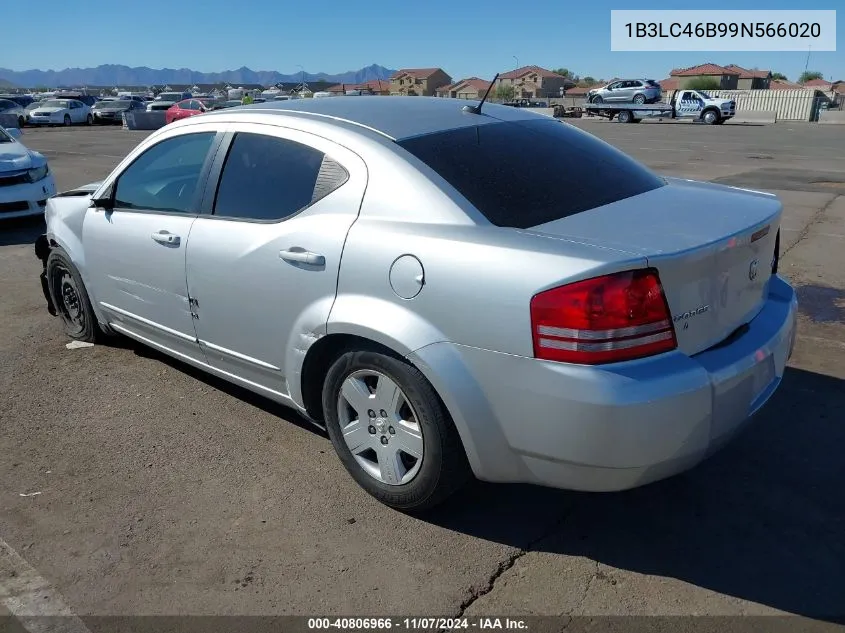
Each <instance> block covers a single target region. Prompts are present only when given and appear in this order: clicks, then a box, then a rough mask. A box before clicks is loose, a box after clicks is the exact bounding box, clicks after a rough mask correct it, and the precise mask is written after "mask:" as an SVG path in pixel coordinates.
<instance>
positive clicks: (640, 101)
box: [634, 95, 645, 105]
mask: <svg viewBox="0 0 845 633" xmlns="http://www.w3.org/2000/svg"><path fill="white" fill-rule="evenodd" d="M634 103H636V104H637V105H642V104H644V103H645V95H634Z"/></svg>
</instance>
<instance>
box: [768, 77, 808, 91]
mask: <svg viewBox="0 0 845 633" xmlns="http://www.w3.org/2000/svg"><path fill="white" fill-rule="evenodd" d="M802 87H803V86H801V84H797V83H795V82H794V81H787V80H785V79H772V80H771V81H770V82H769V90H801V88H802Z"/></svg>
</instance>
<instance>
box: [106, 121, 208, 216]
mask: <svg viewBox="0 0 845 633" xmlns="http://www.w3.org/2000/svg"><path fill="white" fill-rule="evenodd" d="M213 140H214V133H213V132H203V133H198V134H185V135H182V136H176V137H174V138H170V139H167V140H166V141H162V142H161V143H158V144H156V145H153V146H152V147H151V148H150V149H148V150H147V151H146V152H144V153H143V154H141V156H140V157H138V159H137V160H136V161H135V162H133V163H132V164H131V165H130V166H129V167H127V168H126V171H124V172H123V173H122V174H121V175H120V177H119V178H118V180H117V188H116V189H115V196H114V198H115V202H114V206H115V207H119V208H124V209H138V210H145V211H160V212H180V213H190V212H191V211H192V203H193V201H194V197H195V195H196V191H197V184H198V182H199V177H200V173H201V172H202V167H203V163H204V162H205V158H206V155H207V154H208V150H209V148H210V147H211V143H212V141H213Z"/></svg>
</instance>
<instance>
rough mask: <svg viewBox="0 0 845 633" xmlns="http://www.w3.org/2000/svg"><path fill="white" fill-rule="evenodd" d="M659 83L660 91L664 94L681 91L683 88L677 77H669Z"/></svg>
mask: <svg viewBox="0 0 845 633" xmlns="http://www.w3.org/2000/svg"><path fill="white" fill-rule="evenodd" d="M657 83H659V84H660V89H661V90H662V91H663V92H672V91H674V90H680V88H681V80H680V79H677V78H676V77H668V78H667V79H662V80H660V81H658V82H657Z"/></svg>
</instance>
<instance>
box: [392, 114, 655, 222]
mask: <svg viewBox="0 0 845 633" xmlns="http://www.w3.org/2000/svg"><path fill="white" fill-rule="evenodd" d="M399 144H400V145H401V146H402V147H404V148H405V149H406V150H408V151H409V152H411V153H412V154H414V155H415V156H416V157H417V158H419V159H420V160H422V161H423V162H424V163H426V164H427V165H428V166H429V167H431V168H432V169H433V170H434V171H435V172H437V173H438V174H439V175H440V176H442V177H443V178H444V179H445V180H446V181H448V182H449V183H450V184H451V185H452V186H453V187H455V189H457V190H458V191H459V192H460V193H461V194H462V195H463V196H464V197H465V198H466V199H467V200H469V201H470V202H471V203H472V204H473V205H474V206H475V207H476V208H477V209H478V210H479V211H480V212H481V213H482V214H483V215H484V216H485V217H486V218H487V219H488V220H489V221H490V222H491V223H493V224H495V225H497V226H509V227H516V228H528V227H532V226H537V225H538V224H544V223H546V222H551V221H553V220H558V219H560V218H565V217H567V216H570V215H574V214H576V213H580V212H581V211H586V210H587V209H593V208H595V207H599V206H602V205H605V204H609V203H611V202H616V201H617V200H622V199H624V198H629V197H631V196H635V195H638V194H640V193H644V192H646V191H650V190H652V189H656V188H657V187H660V186H662V185H663V184H664V181H663V180H662V179H661V178H659V177H658V176H656V175H654V174H653V173H651V172H650V171H649V170H648V169H646V168H645V167H643V166H642V165H640V164H639V163H637V162H636V161H634V160H633V159H631V158H629V157H628V156H626V155H625V154H623V153H622V152H620V151H619V150H617V149H615V148H613V147H611V146H610V145H608V144H607V143H605V142H604V141H601V140H599V139H597V138H596V137H594V136H592V135H591V134H587V133H586V132H582V131H581V130H579V129H577V128H575V127H573V126H570V125H566V124H564V123H561V122H559V121H555V120H553V119H549V120H548V121H520V122H509V123H491V124H488V125H479V126H477V127H466V128H460V129H457V130H450V131H448V132H440V133H437V134H429V135H426V136H420V137H415V138H411V139H408V140H405V141H400V142H399Z"/></svg>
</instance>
